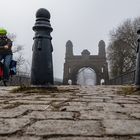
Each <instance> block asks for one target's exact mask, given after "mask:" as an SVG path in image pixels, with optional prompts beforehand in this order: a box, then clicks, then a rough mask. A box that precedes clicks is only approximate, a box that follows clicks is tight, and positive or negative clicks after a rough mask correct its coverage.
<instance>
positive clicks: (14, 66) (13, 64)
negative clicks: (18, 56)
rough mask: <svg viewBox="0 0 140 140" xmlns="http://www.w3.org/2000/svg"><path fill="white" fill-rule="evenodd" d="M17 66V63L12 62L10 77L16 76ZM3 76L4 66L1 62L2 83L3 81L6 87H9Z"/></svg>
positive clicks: (0, 79) (0, 74) (0, 76)
mask: <svg viewBox="0 0 140 140" xmlns="http://www.w3.org/2000/svg"><path fill="white" fill-rule="evenodd" d="M16 65H17V61H15V60H11V62H10V67H9V69H10V70H9V77H12V76H13V75H16ZM3 74H4V64H3V62H2V61H1V62H0V81H3V84H4V86H7V84H6V81H4V80H3Z"/></svg>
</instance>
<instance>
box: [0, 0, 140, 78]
mask: <svg viewBox="0 0 140 140" xmlns="http://www.w3.org/2000/svg"><path fill="white" fill-rule="evenodd" d="M0 5H1V8H0V27H4V28H6V29H7V30H8V32H10V33H15V34H16V35H17V40H16V43H17V44H21V45H24V48H25V50H24V54H25V56H26V58H27V59H28V60H30V61H31V57H32V44H33V39H32V38H33V36H34V32H33V31H32V26H33V25H34V23H35V13H36V11H37V10H38V9H39V8H46V9H48V10H49V11H50V13H51V25H52V27H53V29H54V30H53V32H52V33H51V35H52V37H53V39H52V43H53V48H54V52H53V62H54V63H53V65H54V75H55V77H58V78H62V76H63V63H64V57H65V44H66V41H67V40H71V41H72V42H73V45H74V54H80V53H81V52H82V50H83V49H88V50H89V51H90V52H91V54H97V52H98V42H99V41H100V40H101V39H102V40H104V41H105V42H106V45H107V43H108V39H109V31H110V30H112V29H113V28H116V27H117V26H118V25H119V24H121V23H122V22H123V21H124V20H126V19H127V18H132V19H133V18H135V17H138V16H140V0H0Z"/></svg>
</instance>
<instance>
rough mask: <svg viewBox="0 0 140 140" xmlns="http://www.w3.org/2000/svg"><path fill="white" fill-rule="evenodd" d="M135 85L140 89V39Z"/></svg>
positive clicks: (139, 41) (139, 33)
mask: <svg viewBox="0 0 140 140" xmlns="http://www.w3.org/2000/svg"><path fill="white" fill-rule="evenodd" d="M137 34H138V35H140V29H139V30H138V31H137ZM135 85H136V87H137V88H139V89H140V37H139V39H138V47H137V60H136V74H135Z"/></svg>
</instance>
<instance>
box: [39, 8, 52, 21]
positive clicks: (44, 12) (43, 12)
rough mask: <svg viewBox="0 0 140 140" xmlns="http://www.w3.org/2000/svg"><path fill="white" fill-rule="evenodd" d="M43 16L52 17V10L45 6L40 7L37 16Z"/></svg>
mask: <svg viewBox="0 0 140 140" xmlns="http://www.w3.org/2000/svg"><path fill="white" fill-rule="evenodd" d="M41 17H43V18H48V19H50V17H51V15H50V12H49V11H48V10H47V9H45V8H40V9H38V10H37V12H36V18H41Z"/></svg>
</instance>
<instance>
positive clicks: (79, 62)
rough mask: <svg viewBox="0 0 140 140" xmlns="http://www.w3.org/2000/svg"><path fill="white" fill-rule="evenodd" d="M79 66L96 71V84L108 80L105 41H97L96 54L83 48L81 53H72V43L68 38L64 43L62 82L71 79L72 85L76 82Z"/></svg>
mask: <svg viewBox="0 0 140 140" xmlns="http://www.w3.org/2000/svg"><path fill="white" fill-rule="evenodd" d="M81 68H91V69H93V70H94V71H95V73H96V85H100V84H101V81H102V80H104V84H105V85H107V84H108V82H109V75H108V64H107V61H106V52H105V42H104V41H103V40H101V41H99V44H98V55H90V52H89V51H88V50H87V49H85V50H83V51H82V53H81V55H74V54H73V44H72V42H71V41H70V40H69V41H67V43H66V53H65V63H64V73H63V84H68V81H69V80H71V82H72V84H73V85H76V84H77V75H78V71H79V70H80V69H81Z"/></svg>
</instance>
